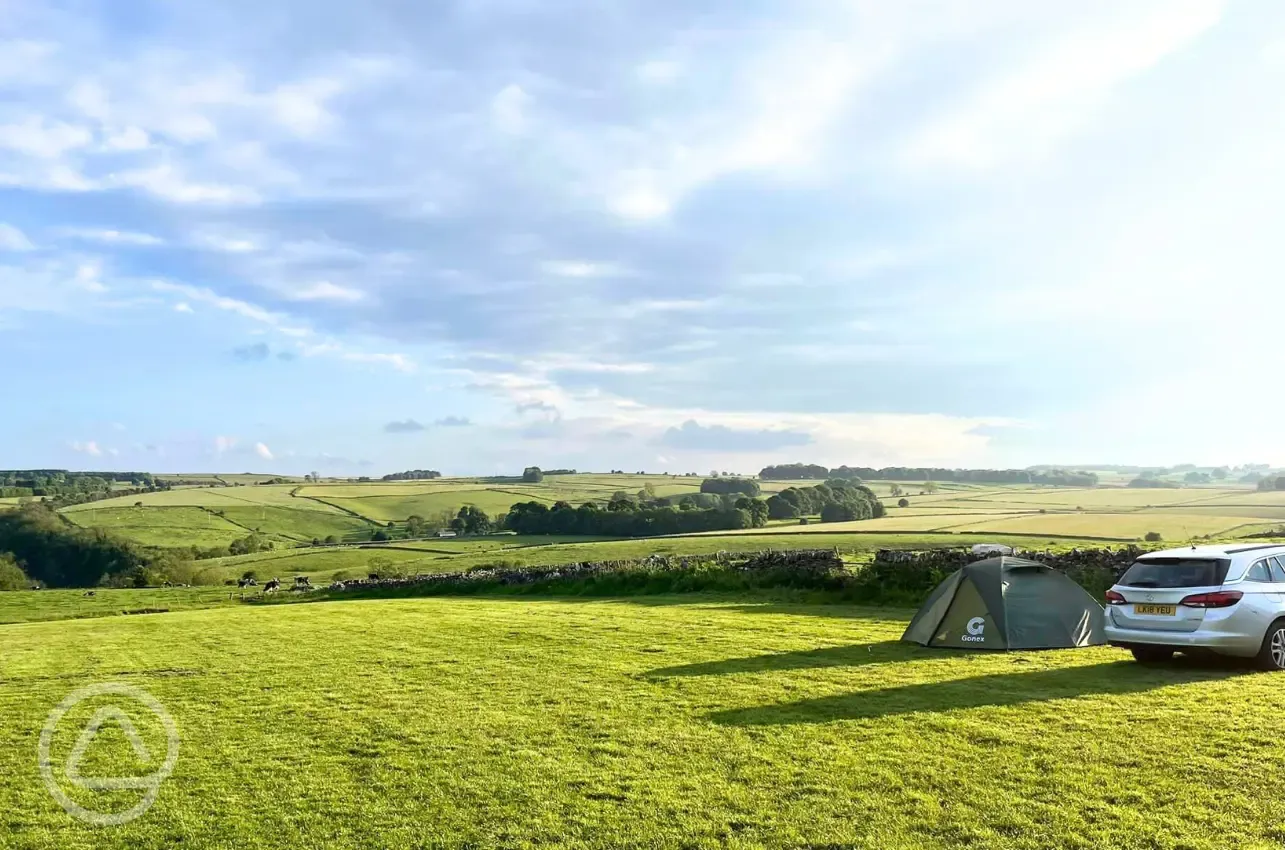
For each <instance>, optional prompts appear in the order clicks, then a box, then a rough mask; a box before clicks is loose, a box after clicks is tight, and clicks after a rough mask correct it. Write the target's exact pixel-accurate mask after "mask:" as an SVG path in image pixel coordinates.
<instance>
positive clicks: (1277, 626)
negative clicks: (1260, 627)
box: [1258, 620, 1285, 670]
mask: <svg viewBox="0 0 1285 850" xmlns="http://www.w3.org/2000/svg"><path fill="white" fill-rule="evenodd" d="M1258 666H1259V667H1261V668H1262V669H1264V670H1285V620H1277V621H1276V622H1274V623H1272V624H1271V625H1270V626H1268V627H1267V634H1265V635H1263V647H1262V649H1260V650H1258Z"/></svg>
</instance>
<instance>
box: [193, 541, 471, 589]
mask: <svg viewBox="0 0 1285 850" xmlns="http://www.w3.org/2000/svg"><path fill="white" fill-rule="evenodd" d="M381 558H382V559H385V560H389V561H393V562H394V563H398V564H415V565H416V571H418V572H425V573H429V572H433V573H446V572H453V571H455V569H457V568H456V567H455V566H453V565H452V564H451V563H448V561H449V560H450V556H444V555H442V554H440V553H431V552H424V551H415V550H404V549H383V548H361V549H357V548H352V549H349V548H335V549H330V548H323V549H288V550H276V551H271V552H259V553H256V554H253V555H240V556H236V557H231V558H215V559H211V560H208V561H197V562H196V577H195V581H196V582H197V583H199V584H203V585H221V584H223V583H224V582H225V581H227V580H228V579H236V578H240V577H241V576H242V575H244V574H245V573H246V572H247V571H250V570H253V571H254V572H256V573H257V574H258V575H259V577H260V578H261V579H268V578H274V577H276V578H282V579H285V578H293V577H294V576H297V575H306V576H310V577H311V578H312V579H313V581H317V582H324V581H329V580H330V579H331V578H332V577H333V576H334V574H335V573H337V572H347V573H351V574H352V575H354V576H360V577H365V576H366V575H367V574H368V573H369V572H370V571H371V562H372V561H376V560H378V559H381ZM458 569H463V567H459V568H458Z"/></svg>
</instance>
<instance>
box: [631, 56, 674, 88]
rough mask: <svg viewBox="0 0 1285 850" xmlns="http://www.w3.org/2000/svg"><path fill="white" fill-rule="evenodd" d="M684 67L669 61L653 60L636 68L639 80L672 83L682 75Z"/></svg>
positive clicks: (635, 72)
mask: <svg viewBox="0 0 1285 850" xmlns="http://www.w3.org/2000/svg"><path fill="white" fill-rule="evenodd" d="M682 70H683V66H682V65H680V64H679V63H677V62H675V61H673V60H669V59H653V60H651V61H650V62H644V63H642V64H641V65H639V66H637V67H636V68H634V74H635V75H636V76H637V77H638V79H640V80H642V81H644V82H648V83H662V84H663V83H672V82H673V81H674V80H676V79H678V76H679V74H681V73H682Z"/></svg>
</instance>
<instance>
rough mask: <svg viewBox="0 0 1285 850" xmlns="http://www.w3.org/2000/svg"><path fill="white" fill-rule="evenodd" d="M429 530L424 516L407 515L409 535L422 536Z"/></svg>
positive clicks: (407, 532)
mask: <svg viewBox="0 0 1285 850" xmlns="http://www.w3.org/2000/svg"><path fill="white" fill-rule="evenodd" d="M426 530H427V526H426V524H425V522H424V518H423V517H422V516H420V515H419V514H411V515H410V516H408V517H406V534H407V536H408V537H422V536H423V535H424V532H425V531H426Z"/></svg>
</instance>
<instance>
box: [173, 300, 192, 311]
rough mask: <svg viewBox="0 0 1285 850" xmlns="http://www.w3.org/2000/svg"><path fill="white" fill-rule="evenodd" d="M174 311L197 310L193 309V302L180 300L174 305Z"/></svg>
mask: <svg viewBox="0 0 1285 850" xmlns="http://www.w3.org/2000/svg"><path fill="white" fill-rule="evenodd" d="M174 312H175V313H194V312H196V311H195V310H193V309H192V305H191V304H188V303H187V302H186V301H180V302H179V303H177V304H175V305H174Z"/></svg>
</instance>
